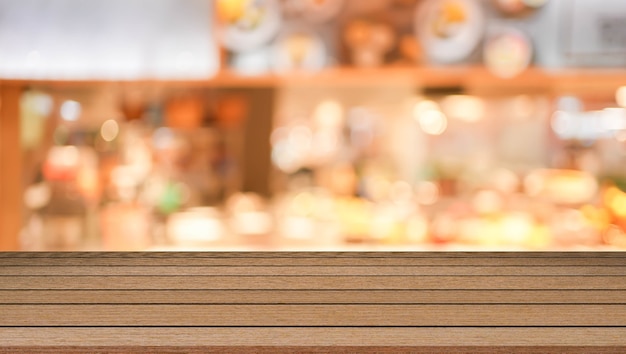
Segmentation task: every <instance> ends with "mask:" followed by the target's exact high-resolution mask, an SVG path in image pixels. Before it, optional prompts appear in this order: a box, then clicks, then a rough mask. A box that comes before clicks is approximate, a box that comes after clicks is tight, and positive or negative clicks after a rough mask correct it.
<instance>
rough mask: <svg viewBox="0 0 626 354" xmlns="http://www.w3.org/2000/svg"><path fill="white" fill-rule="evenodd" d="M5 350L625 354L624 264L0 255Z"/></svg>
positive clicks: (533, 256)
mask: <svg viewBox="0 0 626 354" xmlns="http://www.w3.org/2000/svg"><path fill="white" fill-rule="evenodd" d="M0 348H2V349H0V353H5V352H6V353H9V352H10V353H14V352H55V350H56V351H62V352H68V353H73V352H76V353H78V352H90V353H98V352H101V353H132V352H137V353H154V352H171V353H178V352H189V353H194V352H198V353H200V352H208V353H213V352H214V353H243V352H255V353H281V352H298V353H307V352H310V353H329V352H336V353H354V352H363V353H370V352H372V353H374V352H375V353H397V352H400V353H401V352H410V353H546V352H547V353H622V352H626V254H624V253H521V254H516V253H377V252H372V253H271V252H268V253H232V252H223V253H147V254H143V253H43V252H42V253H0Z"/></svg>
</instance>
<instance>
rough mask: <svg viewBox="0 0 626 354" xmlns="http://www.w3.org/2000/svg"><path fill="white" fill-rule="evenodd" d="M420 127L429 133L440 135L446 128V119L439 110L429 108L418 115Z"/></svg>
mask: <svg viewBox="0 0 626 354" xmlns="http://www.w3.org/2000/svg"><path fill="white" fill-rule="evenodd" d="M418 122H419V124H420V127H421V128H422V130H423V131H424V133H426V134H429V135H441V134H443V132H444V131H446V128H448V119H447V118H446V116H445V115H444V114H443V113H441V111H435V110H429V111H426V112H424V113H422V114H420V116H419V120H418Z"/></svg>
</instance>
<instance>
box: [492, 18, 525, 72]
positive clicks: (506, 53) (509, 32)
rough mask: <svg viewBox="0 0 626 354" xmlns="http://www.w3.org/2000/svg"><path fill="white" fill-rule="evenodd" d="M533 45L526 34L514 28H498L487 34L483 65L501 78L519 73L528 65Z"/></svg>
mask: <svg viewBox="0 0 626 354" xmlns="http://www.w3.org/2000/svg"><path fill="white" fill-rule="evenodd" d="M532 55H533V47H532V44H531V42H530V40H529V39H528V36H526V34H524V33H523V32H522V31H520V30H517V29H515V28H500V29H497V30H495V31H493V32H492V33H490V34H489V35H488V36H487V39H486V42H485V47H484V53H483V57H484V60H485V66H486V67H487V68H488V69H489V70H490V71H491V72H492V73H493V74H494V75H497V76H499V77H503V78H511V77H514V76H517V75H519V74H520V73H521V72H523V71H524V70H526V68H528V66H529V65H530V62H531V60H532Z"/></svg>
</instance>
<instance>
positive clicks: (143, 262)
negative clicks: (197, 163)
mask: <svg viewBox="0 0 626 354" xmlns="http://www.w3.org/2000/svg"><path fill="white" fill-rule="evenodd" d="M521 255H523V253H522V254H521ZM625 264H626V259H623V258H621V257H605V258H602V257H600V258H595V257H589V258H584V257H572V258H564V257H563V258H527V257H523V256H520V257H506V258H493V257H472V258H454V257H452V258H446V257H439V258H435V257H428V258H403V257H380V258H373V257H371V258H370V257H366V258H356V257H344V258H337V257H329V258H324V257H306V256H302V257H288V258H278V257H271V258H254V257H251V258H242V257H239V258H233V257H231V258H199V257H197V258H182V257H173V258H150V257H146V258H142V257H119V258H114V257H101V258H99V257H96V256H94V257H84V258H77V257H76V258H75V257H68V258H65V257H52V258H27V257H16V258H8V257H5V258H0V266H11V265H13V266H20V265H22V266H32V265H37V266H81V267H82V266H151V267H159V266H185V267H194V266H214V267H215V266H303V267H308V266H335V267H342V266H379V267H380V266H385V267H387V266H396V267H397V266H463V267H465V266H494V267H502V266H529V265H533V266H544V267H553V266H604V267H608V266H623V265H625Z"/></svg>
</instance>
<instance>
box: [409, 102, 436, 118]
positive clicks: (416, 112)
mask: <svg viewBox="0 0 626 354" xmlns="http://www.w3.org/2000/svg"><path fill="white" fill-rule="evenodd" d="M438 110H439V105H438V104H437V103H435V102H434V101H430V100H424V101H419V102H417V103H416V104H415V106H413V118H415V119H416V120H417V121H419V118H420V116H421V115H422V114H423V113H425V112H428V111H438Z"/></svg>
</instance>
